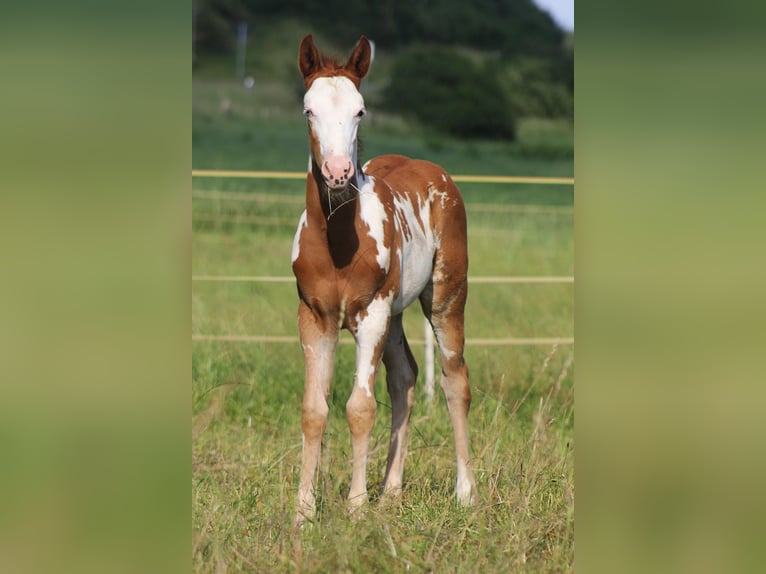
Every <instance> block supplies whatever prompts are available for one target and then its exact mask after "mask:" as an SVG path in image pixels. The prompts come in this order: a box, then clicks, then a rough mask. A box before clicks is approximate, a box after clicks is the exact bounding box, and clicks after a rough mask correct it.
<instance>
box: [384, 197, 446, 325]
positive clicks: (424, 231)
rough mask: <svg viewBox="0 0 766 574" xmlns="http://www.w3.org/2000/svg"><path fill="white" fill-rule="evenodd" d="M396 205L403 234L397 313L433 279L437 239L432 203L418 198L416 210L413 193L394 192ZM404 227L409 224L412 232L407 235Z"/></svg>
mask: <svg viewBox="0 0 766 574" xmlns="http://www.w3.org/2000/svg"><path fill="white" fill-rule="evenodd" d="M394 208H395V213H396V214H397V216H396V218H395V223H396V225H397V232H398V233H399V234H400V235H401V236H402V250H401V253H400V255H399V261H400V263H401V266H402V283H401V286H400V289H399V296H398V297H397V298H396V300H395V301H394V303H393V313H394V314H397V313H401V312H402V311H403V310H404V309H405V308H406V307H407V306H409V305H410V303H412V302H413V301H414V300H415V299H416V298H417V296H418V295H420V293H421V292H422V291H423V289H424V288H425V286H426V284H427V283H428V281H429V280H430V279H431V274H432V271H433V269H432V266H433V260H434V253H435V252H436V240H435V238H434V234H433V231H432V230H431V210H430V208H429V205H428V204H424V203H423V202H422V201H420V200H418V207H417V212H416V209H415V206H414V205H413V204H412V201H411V200H410V198H409V197H407V196H394ZM418 214H419V217H420V220H418V217H417V215H418ZM405 224H406V225H405ZM404 227H408V228H409V231H410V232H409V234H406V235H405V234H404V233H403V232H402V228H404Z"/></svg>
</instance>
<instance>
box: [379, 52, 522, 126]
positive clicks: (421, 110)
mask: <svg viewBox="0 0 766 574" xmlns="http://www.w3.org/2000/svg"><path fill="white" fill-rule="evenodd" d="M384 105H385V106H386V107H387V108H388V109H390V110H391V111H395V112H397V113H400V114H402V115H404V116H408V117H411V118H414V119H417V120H419V121H420V122H422V123H423V124H424V125H426V126H429V127H432V128H434V129H437V130H439V131H441V132H445V133H447V134H450V135H453V136H457V137H464V138H486V139H507V140H513V139H514V138H515V132H516V129H515V124H514V118H513V117H512V115H511V111H510V108H509V105H508V102H507V100H506V98H505V95H504V91H503V89H502V87H501V85H500V84H499V82H498V81H497V78H496V77H495V75H494V74H492V73H490V72H489V71H488V70H486V68H484V67H480V66H479V65H477V64H474V62H473V61H472V60H470V59H469V58H468V57H466V56H464V55H463V54H461V53H460V52H458V51H456V50H453V49H450V48H442V47H435V46H420V45H417V46H413V47H411V48H408V49H406V50H404V51H402V52H401V53H400V54H399V55H398V57H397V59H396V62H395V63H394V67H393V72H392V75H391V82H390V83H389V85H388V86H387V88H386V90H385V93H384Z"/></svg>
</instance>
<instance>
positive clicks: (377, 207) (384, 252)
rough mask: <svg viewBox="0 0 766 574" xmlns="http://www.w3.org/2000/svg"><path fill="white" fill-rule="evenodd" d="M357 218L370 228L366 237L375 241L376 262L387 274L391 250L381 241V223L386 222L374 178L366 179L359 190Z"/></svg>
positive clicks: (386, 217)
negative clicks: (376, 250)
mask: <svg viewBox="0 0 766 574" xmlns="http://www.w3.org/2000/svg"><path fill="white" fill-rule="evenodd" d="M359 216H360V217H361V219H362V221H364V222H365V223H366V224H367V225H368V226H369V228H370V231H369V232H368V235H369V236H370V237H372V239H374V240H375V245H376V247H377V249H378V254H377V261H378V265H380V268H381V269H383V270H384V271H385V272H386V273H388V270H389V268H390V267H391V250H390V249H389V248H388V247H386V246H385V244H384V242H383V240H384V239H385V235H384V233H383V223H385V222H386V221H388V216H387V215H386V210H385V209H384V208H383V203H382V202H381V201H380V198H379V197H378V195H377V194H376V193H375V178H373V177H367V178H365V181H364V183H363V184H362V186H361V188H360V189H359Z"/></svg>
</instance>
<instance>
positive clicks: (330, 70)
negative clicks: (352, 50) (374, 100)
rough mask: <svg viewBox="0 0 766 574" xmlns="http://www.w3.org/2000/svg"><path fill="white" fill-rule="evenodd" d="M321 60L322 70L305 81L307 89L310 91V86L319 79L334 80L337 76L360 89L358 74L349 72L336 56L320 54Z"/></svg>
mask: <svg viewBox="0 0 766 574" xmlns="http://www.w3.org/2000/svg"><path fill="white" fill-rule="evenodd" d="M319 58H320V63H321V65H320V68H319V69H318V70H317V71H316V72H314V73H313V74H311V75H310V76H307V77H306V78H304V80H303V81H304V84H305V85H306V89H308V88H309V86H311V84H312V83H313V82H314V80H316V79H317V78H333V77H336V76H343V77H344V78H348V79H349V80H351V81H352V82H353V83H354V85H355V86H356V89H357V90H358V89H359V84H360V82H361V80H360V79H359V78H358V77H357V76H356V74H354V73H352V72H351V71H349V70H347V69H346V67H345V65H344V64H341V63H339V62H338V60H337V59H336V58H335V57H334V56H327V55H325V54H322V53H321V52H320V53H319Z"/></svg>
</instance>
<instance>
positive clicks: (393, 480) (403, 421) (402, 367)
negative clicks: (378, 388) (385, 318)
mask: <svg viewBox="0 0 766 574" xmlns="http://www.w3.org/2000/svg"><path fill="white" fill-rule="evenodd" d="M383 364H384V365H385V366H386V385H387V387H388V394H389V395H390V397H391V439H390V442H389V447H388V464H387V466H386V476H385V479H384V481H383V493H384V494H391V495H397V494H399V493H400V492H401V490H402V479H403V475H404V459H405V457H406V456H407V440H408V435H409V423H410V413H411V412H412V405H413V404H414V402H415V381H416V380H417V376H418V365H417V363H416V362H415V357H413V355H412V351H411V350H410V346H409V345H408V344H407V338H406V337H405V335H404V329H403V328H402V315H397V316H396V317H394V318H392V320H391V327H390V330H389V332H388V338H387V339H386V346H385V348H384V350H383Z"/></svg>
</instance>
